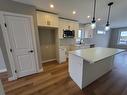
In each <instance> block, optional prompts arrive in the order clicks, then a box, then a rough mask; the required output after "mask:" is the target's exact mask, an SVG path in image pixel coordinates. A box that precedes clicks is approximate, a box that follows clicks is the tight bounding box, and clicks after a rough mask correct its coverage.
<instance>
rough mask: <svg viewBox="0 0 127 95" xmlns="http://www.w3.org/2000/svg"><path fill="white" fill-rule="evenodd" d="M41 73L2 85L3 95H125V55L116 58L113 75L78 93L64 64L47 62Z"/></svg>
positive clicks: (104, 77) (126, 56)
mask: <svg viewBox="0 0 127 95" xmlns="http://www.w3.org/2000/svg"><path fill="white" fill-rule="evenodd" d="M43 67H44V72H42V73H38V74H34V75H31V76H27V77H24V78H20V79H18V80H16V81H12V82H8V81H7V79H5V78H3V80H2V82H3V84H4V88H5V91H6V95H127V52H126V53H122V54H119V55H117V56H116V57H115V66H114V68H113V70H112V71H110V72H109V73H107V74H106V75H104V76H103V77H101V78H100V79H98V80H96V81H95V82H93V83H92V84H90V85H89V86H88V87H86V88H84V89H83V90H80V89H79V87H78V86H77V85H76V84H75V83H74V82H73V81H72V80H71V78H70V77H69V75H68V69H67V68H68V65H67V63H64V64H58V63H57V62H49V63H46V64H44V65H43Z"/></svg>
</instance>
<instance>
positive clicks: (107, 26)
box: [105, 2, 113, 31]
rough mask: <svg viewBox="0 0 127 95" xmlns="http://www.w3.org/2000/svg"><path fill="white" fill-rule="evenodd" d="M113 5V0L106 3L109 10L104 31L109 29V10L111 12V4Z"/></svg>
mask: <svg viewBox="0 0 127 95" xmlns="http://www.w3.org/2000/svg"><path fill="white" fill-rule="evenodd" d="M112 5H113V2H110V3H109V4H108V6H109V11H108V19H107V24H106V26H105V31H109V30H110V24H109V18H110V12H111V6H112Z"/></svg>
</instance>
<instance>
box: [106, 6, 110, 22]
mask: <svg viewBox="0 0 127 95" xmlns="http://www.w3.org/2000/svg"><path fill="white" fill-rule="evenodd" d="M110 13H111V6H109V11H108V19H107V24H109V18H110Z"/></svg>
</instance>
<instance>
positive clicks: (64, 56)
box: [59, 49, 66, 63]
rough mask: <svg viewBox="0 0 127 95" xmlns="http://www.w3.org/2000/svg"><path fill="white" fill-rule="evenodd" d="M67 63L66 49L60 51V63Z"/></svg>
mask: <svg viewBox="0 0 127 95" xmlns="http://www.w3.org/2000/svg"><path fill="white" fill-rule="evenodd" d="M65 61H66V50H65V49H59V62H60V63H63V62H65Z"/></svg>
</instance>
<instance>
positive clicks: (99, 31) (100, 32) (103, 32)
mask: <svg viewBox="0 0 127 95" xmlns="http://www.w3.org/2000/svg"><path fill="white" fill-rule="evenodd" d="M105 33H106V32H105V31H101V30H98V31H97V34H105Z"/></svg>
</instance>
